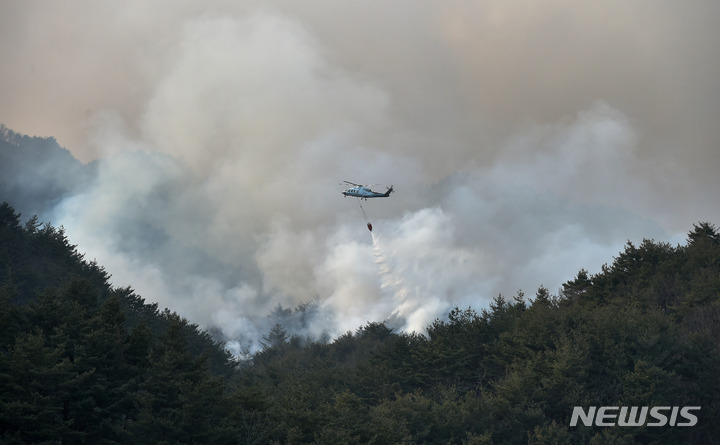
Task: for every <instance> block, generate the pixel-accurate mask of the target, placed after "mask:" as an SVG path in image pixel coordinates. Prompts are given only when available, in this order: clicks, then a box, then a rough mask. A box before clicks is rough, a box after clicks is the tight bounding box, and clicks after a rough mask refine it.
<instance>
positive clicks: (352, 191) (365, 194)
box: [342, 181, 393, 201]
mask: <svg viewBox="0 0 720 445" xmlns="http://www.w3.org/2000/svg"><path fill="white" fill-rule="evenodd" d="M343 182H344V183H345V184H349V185H352V186H353V187H351V188H349V189H347V190H345V191H343V192H342V194H343V195H344V196H345V197H346V198H347V197H348V196H354V197H356V198H359V199H364V200H365V201H367V200H368V198H387V197H388V196H390V193H392V192H393V186H392V185H391V186H390V187H388V189H387V191H386V192H385V193H380V192H375V191H372V190H370V188H369V187H366V186H364V185H360V184H355V183H354V182H350V181H343Z"/></svg>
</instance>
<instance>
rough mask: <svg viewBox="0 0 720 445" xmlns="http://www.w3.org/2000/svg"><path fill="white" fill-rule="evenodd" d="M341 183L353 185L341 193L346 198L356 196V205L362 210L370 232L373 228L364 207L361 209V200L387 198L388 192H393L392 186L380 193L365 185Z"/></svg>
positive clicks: (348, 182)
mask: <svg viewBox="0 0 720 445" xmlns="http://www.w3.org/2000/svg"><path fill="white" fill-rule="evenodd" d="M343 183H345V184H348V185H352V186H353V187H351V188H349V189H347V190H345V191H343V192H342V194H343V196H345V197H346V198H347V197H348V196H353V197H355V198H357V200H358V205H359V206H360V210H361V211H362V213H363V216H364V217H365V222H366V225H367V228H368V230H369V231H371V232H372V229H373V226H372V223H370V220H369V219H368V217H367V214H366V213H365V209H363V206H362V202H361V200H363V199H364V200H365V201H367V200H368V198H387V197H388V196H390V193H392V192H393V186H392V185H391V186H390V187H388V188H387V191H386V192H385V193H380V192H375V191H373V190H371V189H370V188H369V187H367V186H364V185H360V184H355V183H354V182H350V181H343Z"/></svg>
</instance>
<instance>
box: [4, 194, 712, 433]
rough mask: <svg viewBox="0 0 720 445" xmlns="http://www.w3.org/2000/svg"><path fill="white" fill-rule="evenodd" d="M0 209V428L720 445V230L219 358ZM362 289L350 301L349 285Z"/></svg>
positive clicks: (53, 234)
mask: <svg viewBox="0 0 720 445" xmlns="http://www.w3.org/2000/svg"><path fill="white" fill-rule="evenodd" d="M108 279H109V274H108V272H107V271H105V269H104V268H103V267H102V266H100V265H98V264H96V263H95V262H91V261H87V260H85V259H84V258H83V256H82V255H80V254H79V253H78V252H77V250H76V248H75V246H74V245H72V244H71V242H70V240H68V239H67V237H66V236H65V233H64V230H63V228H62V227H60V228H56V227H52V226H51V225H49V224H42V223H41V222H40V221H38V218H36V217H33V218H30V219H28V220H27V221H25V222H23V221H22V220H21V216H20V215H19V214H18V213H16V211H15V210H14V209H13V208H12V207H11V206H10V205H9V204H7V203H4V204H2V205H1V206H0V326H1V327H2V329H1V330H0V438H1V440H2V442H4V443H168V444H169V443H221V444H222V443H228V444H230V443H233V444H234V443H248V444H250V443H332V444H336V443H387V444H391V443H472V444H491V443H492V444H505V443H508V444H510V443H568V444H570V443H592V444H599V443H635V442H640V443H697V444H700V443H720V439H718V438H720V425H719V424H718V422H717V421H716V420H717V419H718V418H720V413H719V412H718V408H719V404H720V377H718V375H719V374H718V370H720V350H719V348H718V347H719V345H720V234H719V233H718V230H717V229H716V227H715V226H713V225H712V224H709V223H699V224H696V225H695V226H694V227H693V229H692V230H691V231H690V233H689V234H688V237H687V243H686V244H685V245H681V246H671V245H668V244H665V243H659V242H655V241H652V240H644V241H643V242H642V243H641V244H639V245H635V244H633V243H630V242H628V243H627V245H626V246H625V249H624V250H623V251H622V252H620V253H619V254H618V256H617V257H616V258H614V260H613V261H612V262H611V263H609V264H607V265H605V266H604V267H603V268H602V271H601V272H599V273H598V274H590V273H588V272H587V271H586V270H584V269H581V270H580V271H579V272H578V273H577V275H576V276H575V277H574V278H572V279H571V280H569V281H567V282H566V283H565V284H563V286H562V289H561V290H560V291H559V294H558V295H554V294H552V293H551V292H550V291H549V290H548V289H546V288H544V287H542V286H541V287H540V288H539V289H538V290H537V291H536V293H535V295H534V296H532V297H529V298H528V297H526V296H524V295H523V294H522V293H519V294H518V295H516V296H514V297H512V298H504V297H502V296H499V297H497V298H495V299H494V300H493V303H492V304H491V305H490V306H489V307H488V308H484V309H477V308H476V309H473V308H456V309H454V310H453V311H451V312H450V313H449V314H448V316H447V319H444V320H436V321H435V322H434V323H432V324H431V325H430V326H428V327H427V329H426V332H425V333H422V334H419V333H416V334H407V333H398V332H394V331H393V330H392V329H390V328H388V327H387V326H386V325H385V324H383V323H368V324H367V325H365V326H363V327H361V328H359V329H358V330H357V331H355V332H347V333H346V334H345V335H343V336H341V337H339V338H336V339H334V340H329V339H307V338H298V337H292V336H290V335H288V333H287V331H286V330H285V329H284V328H283V326H282V325H280V324H278V325H276V326H275V327H274V328H273V329H272V330H271V331H269V332H268V333H267V335H266V337H265V338H264V339H263V344H264V345H265V347H264V349H263V350H262V351H261V352H259V353H257V354H255V355H254V356H252V357H250V358H249V359H247V360H237V359H235V358H233V357H231V356H230V354H228V353H227V351H226V350H225V349H224V348H223V345H222V344H219V343H218V342H216V341H214V340H213V338H212V337H211V336H210V334H208V333H207V332H205V331H203V330H201V329H200V328H199V327H198V326H197V325H194V324H192V323H190V322H188V320H186V319H183V318H182V317H180V316H178V315H177V314H176V313H174V312H172V311H171V310H168V309H165V310H160V309H159V308H158V306H157V305H156V304H149V303H147V302H146V301H145V300H144V299H143V298H142V297H141V296H139V295H137V294H136V293H135V292H134V291H133V290H132V289H130V288H115V287H113V286H112V285H110V284H109V281H108ZM359 297H361V296H359ZM576 406H581V407H583V408H586V409H587V408H588V407H591V406H627V407H632V406H636V407H643V406H648V407H658V406H667V407H674V406H679V407H684V406H699V407H700V410H699V411H696V413H697V417H698V422H697V424H696V425H694V426H690V427H681V426H670V425H669V424H668V425H666V426H662V427H653V426H648V425H647V424H641V425H638V426H624V427H600V426H585V425H584V424H580V425H578V426H570V418H571V415H572V411H573V407H576Z"/></svg>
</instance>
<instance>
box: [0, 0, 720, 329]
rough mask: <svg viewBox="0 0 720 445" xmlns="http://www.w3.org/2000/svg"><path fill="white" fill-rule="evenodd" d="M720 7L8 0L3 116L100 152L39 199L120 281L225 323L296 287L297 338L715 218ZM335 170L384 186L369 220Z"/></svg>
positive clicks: (0, 16) (417, 307) (411, 313)
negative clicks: (69, 183)
mask: <svg viewBox="0 0 720 445" xmlns="http://www.w3.org/2000/svg"><path fill="white" fill-rule="evenodd" d="M719 22H720V3H718V2H710V1H705V0H702V1H701V0H690V1H684V2H678V1H676V0H647V1H642V0H639V1H627V0H609V1H603V2H576V1H567V0H548V1H544V2H536V1H530V0H519V1H507V0H492V1H472V2H471V1H442V2H430V1H418V0H413V1H410V0H408V1H393V2H381V1H364V2H326V1H319V0H318V1H303V2H297V1H290V0H288V1H270V2H258V1H245V2H243V1H237V0H233V1H220V0H203V1H190V0H187V1H169V0H163V1H152V2H148V1H135V0H128V1H125V2H110V1H94V2H86V1H70V0H67V1H54V2H46V1H27V0H23V1H15V0H9V1H4V2H2V3H0V55H1V58H0V123H3V124H4V125H6V126H7V127H9V128H10V129H12V130H15V131H17V132H21V133H25V134H29V135H38V136H54V137H56V139H57V141H58V142H59V143H60V144H61V145H62V146H64V147H66V148H67V149H68V150H70V151H71V152H72V153H73V154H74V155H75V156H76V157H77V158H78V159H80V160H81V161H83V162H89V161H93V160H97V161H98V163H97V167H98V170H97V176H96V177H95V178H94V180H93V181H92V183H91V184H90V185H89V186H88V187H87V188H86V189H85V190H83V191H82V192H78V193H76V194H74V195H73V196H70V197H67V199H64V200H63V201H62V202H60V204H58V205H56V206H53V207H52V208H49V209H47V214H46V215H44V218H45V219H52V222H53V223H54V224H58V225H59V224H63V225H64V226H65V227H66V229H67V232H68V235H69V236H70V239H71V241H72V242H73V243H76V244H78V248H79V250H80V251H83V252H87V255H88V257H89V258H97V260H98V261H99V262H100V263H101V264H104V265H105V266H106V268H107V269H108V271H109V272H110V273H112V275H113V282H114V284H116V285H132V286H133V287H134V288H136V289H137V291H138V292H139V293H140V294H142V295H143V296H144V297H145V298H147V299H148V300H151V301H158V302H160V304H161V305H162V306H168V307H170V308H171V309H173V310H177V311H178V312H180V313H181V314H182V315H185V316H187V317H189V318H190V319H191V320H193V321H196V322H199V323H201V324H202V325H203V326H206V327H211V326H216V327H218V328H220V329H221V330H222V331H223V332H224V333H225V335H226V336H227V337H228V338H234V337H239V336H242V335H253V334H254V333H255V334H256V333H257V332H259V331H262V330H263V329H265V326H264V325H262V323H261V322H260V321H258V320H259V319H260V318H261V317H262V316H264V315H266V314H267V313H268V312H269V311H270V310H272V308H273V307H275V306H277V305H278V304H282V305H283V306H286V307H287V306H290V307H292V306H294V305H296V304H298V303H299V302H303V301H309V300H312V299H314V298H317V299H318V306H319V309H318V317H320V316H322V317H323V318H322V321H318V322H317V323H316V325H314V326H313V328H312V330H313V331H314V332H313V333H318V332H319V331H321V330H323V329H325V330H327V331H328V332H329V333H331V334H337V333H341V332H344V331H345V330H348V329H354V328H356V327H358V326H359V325H360V324H363V323H365V322H367V321H375V320H382V319H386V318H388V317H391V316H393V314H395V315H396V316H398V317H400V318H401V319H402V320H403V321H402V322H401V324H402V323H404V327H405V328H406V329H422V328H423V327H424V326H426V325H427V324H428V323H430V322H431V321H432V320H433V319H434V318H435V317H442V316H443V315H445V314H446V313H447V311H448V310H449V309H451V308H452V307H453V306H455V305H460V306H462V307H465V306H467V305H472V306H473V307H476V308H481V307H485V306H486V305H487V302H488V301H489V299H490V298H492V297H494V296H497V295H498V294H499V293H502V294H503V295H507V296H511V295H513V294H515V292H516V291H518V290H519V289H522V290H524V291H525V293H526V294H530V295H532V294H533V293H534V291H535V290H536V289H537V287H538V286H539V285H541V284H544V285H545V286H547V287H548V288H550V290H551V291H552V292H556V291H557V289H558V287H559V286H560V285H561V283H562V282H564V281H566V280H568V279H571V278H573V277H574V275H575V274H576V273H577V271H578V270H579V269H580V268H586V269H588V270H589V271H590V272H591V273H593V272H598V271H599V270H600V266H601V265H602V264H603V263H605V262H610V261H612V256H613V255H615V254H617V253H618V252H619V251H620V250H621V249H622V246H623V244H624V243H625V242H626V241H627V240H632V241H634V242H640V241H641V240H642V238H643V237H648V238H655V239H656V240H659V241H668V242H672V243H677V242H683V241H684V238H685V233H686V232H687V231H689V230H691V229H692V224H693V223H695V222H698V221H709V222H712V223H716V224H717V223H718V222H720V193H718V190H720V179H718V174H717V171H718V167H720V149H719V148H718V141H720V125H718V117H719V116H720V45H718V42H720V26H718V25H720V23H719ZM341 180H350V181H355V182H362V183H367V184H376V183H380V184H382V185H386V186H389V185H390V184H394V185H395V189H396V193H395V194H393V195H392V197H391V198H390V199H386V200H376V201H369V202H368V203H367V204H366V205H365V209H366V211H367V213H368V216H369V217H370V219H371V220H372V222H373V224H374V226H375V231H374V238H373V237H371V234H370V233H368V231H367V230H366V229H365V224H364V223H365V221H364V219H363V216H362V214H361V212H360V210H359V208H358V206H357V203H356V202H355V200H353V199H349V198H348V199H343V198H342V196H341V195H340V191H341V189H342V187H340V186H339V185H338V182H339V181H341ZM378 188H380V189H382V186H378ZM318 320H321V319H320V318H318Z"/></svg>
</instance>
